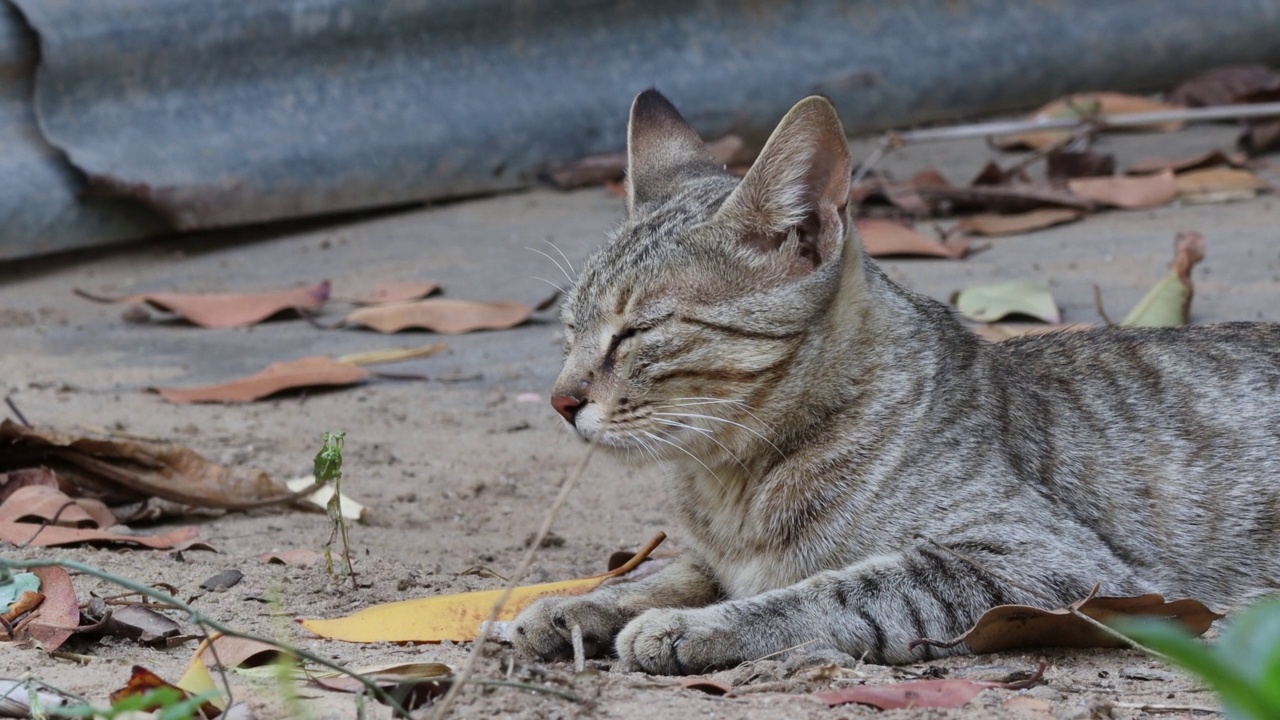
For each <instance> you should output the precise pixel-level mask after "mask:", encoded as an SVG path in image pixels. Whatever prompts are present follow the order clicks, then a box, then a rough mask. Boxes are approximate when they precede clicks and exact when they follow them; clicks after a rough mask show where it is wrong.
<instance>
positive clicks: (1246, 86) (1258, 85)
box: [1169, 65, 1280, 107]
mask: <svg viewBox="0 0 1280 720" xmlns="http://www.w3.org/2000/svg"><path fill="white" fill-rule="evenodd" d="M1273 93H1280V72H1276V71H1275V70H1272V69H1271V68H1269V67H1267V66H1266V65H1228V66H1225V67H1219V68H1214V69H1213V70H1209V71H1207V72H1203V73H1200V74H1199V75H1194V76H1192V77H1190V78H1187V79H1186V80H1183V81H1182V82H1181V83H1178V85H1177V86H1175V87H1174V88H1173V89H1172V90H1170V91H1169V101H1170V102H1173V103H1177V104H1179V105H1186V106H1187V107H1204V106H1210V105H1234V104H1236V103H1239V102H1261V101H1263V100H1265V99H1266V96H1268V95H1270V94H1273Z"/></svg>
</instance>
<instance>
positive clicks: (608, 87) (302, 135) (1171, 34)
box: [0, 0, 1280, 256]
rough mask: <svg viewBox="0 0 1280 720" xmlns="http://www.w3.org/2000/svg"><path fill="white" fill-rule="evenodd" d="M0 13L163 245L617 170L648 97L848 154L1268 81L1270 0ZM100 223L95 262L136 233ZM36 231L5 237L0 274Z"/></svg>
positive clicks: (300, 1)
mask: <svg viewBox="0 0 1280 720" xmlns="http://www.w3.org/2000/svg"><path fill="white" fill-rule="evenodd" d="M9 1H10V2H13V3H14V4H15V5H17V6H18V7H19V8H20V9H21V11H22V13H23V15H24V16H25V18H26V20H27V21H28V22H29V23H30V25H31V26H32V27H33V28H34V30H35V31H36V33H37V34H38V35H39V38H40V43H41V52H42V56H41V61H40V63H41V64H40V72H39V75H38V80H37V86H36V107H37V110H38V116H39V119H40V126H41V130H42V131H43V136H44V137H45V138H47V139H48V141H49V142H51V143H52V144H53V145H55V146H57V147H58V148H61V149H62V150H64V151H65V152H66V154H67V157H69V159H70V161H71V163H72V164H73V165H74V166H75V168H77V169H78V170H79V171H82V172H83V174H84V177H87V178H88V180H89V187H90V189H91V190H92V192H93V193H94V194H95V195H96V196H97V197H118V198H129V199H135V200H137V201H140V202H141V203H145V204H146V205H148V206H149V207H152V208H154V209H155V210H156V211H157V212H158V213H160V214H161V215H162V216H163V217H164V218H165V220H166V222H168V223H170V224H171V225H172V226H174V227H176V228H180V229H193V228H205V227H215V226H225V225H233V224H239V223H249V222H261V221H267V220H273V219H278V218H287V217H295V216H300V215H310V214H317V213H326V212H334V211H339V210H347V209H353V208H362V207H370V206H378V205H389V204H396V203H404V202H411V201H415V200H423V199H434V198H446V197H457V196H462V195H468V194H475V193H484V192H490V191H497V190H504V189H511V188H517V187H521V186H525V185H528V184H530V183H532V182H534V181H535V179H536V177H537V176H538V175H539V174H540V173H541V172H543V171H545V170H547V169H548V168H550V167H553V166H555V165H556V164H558V163H562V162H566V161H571V160H574V159H577V158H580V157H583V156H587V155H594V154H599V153H606V152H612V151H617V150H619V149H620V148H621V147H622V144H623V134H624V124H625V115H626V113H625V109H626V107H627V105H628V103H629V101H630V99H631V97H632V96H633V95H634V94H635V93H636V92H637V91H639V90H641V89H643V88H645V87H648V86H652V85H656V86H657V87H659V88H661V89H662V90H663V91H664V92H665V93H667V94H668V95H669V96H670V97H671V98H672V99H673V100H674V101H675V102H676V103H677V105H678V106H679V107H680V108H681V109H682V110H683V111H684V112H686V114H687V115H688V116H689V118H690V119H691V120H692V121H693V123H694V124H695V125H696V126H697V127H698V128H699V129H700V130H701V131H702V132H703V133H704V134H705V135H707V136H716V135H719V134H722V133H726V132H735V133H737V134H739V135H741V136H743V137H746V138H748V139H751V138H759V137H760V136H761V135H762V134H763V133H764V132H766V131H767V130H768V128H769V127H770V126H771V125H772V124H773V123H774V122H776V120H777V119H778V117H780V116H781V114H782V113H783V112H785V110H786V109H787V108H788V107H789V106H790V105H791V103H793V102H794V101H795V100H796V99H797V98H799V97H800V96H802V95H805V94H807V93H810V92H823V93H826V94H828V95H829V96H830V97H831V98H832V99H833V100H834V101H835V103H836V105H837V107H838V108H839V110H840V112H841V115H842V116H843V118H844V119H845V121H846V123H847V124H848V126H849V128H850V130H853V131H858V130H872V129H879V128H885V127H889V126H902V125H907V124H911V123H916V122H921V121H929V120H937V119H942V118H953V117H958V116H964V115H972V114H976V113H985V112H992V111H996V110H1001V109H1007V108H1012V107H1020V106H1027V105H1030V104H1034V103H1038V102H1041V101H1043V100H1046V99H1048V98H1050V97H1054V96H1057V95H1060V94H1062V93H1064V92H1069V91H1074V90H1081V89H1098V88H1108V89H1142V88H1152V87H1157V86H1160V85H1163V84H1166V83H1169V82H1171V81H1173V80H1176V79H1178V78H1180V77H1182V76H1185V75H1187V74H1189V73H1191V72H1193V71H1197V70H1200V69H1203V68H1205V67H1209V66H1212V65H1216V64H1222V63H1227V62H1238V61H1264V62H1274V61H1277V60H1280V42H1277V41H1276V38H1277V37H1278V36H1280V0H1217V1H1216V2H1212V3H1206V2H1203V1H1202V0H1126V2H1114V0H1057V1H1051V0H1045V1H1042V2H1027V3H1009V2H1007V1H1006V0H951V1H948V2H941V1H935V0H918V1H914V2H911V1H900V2H887V1H885V0H849V1H844V2H841V1H838V0H821V1H819V0H815V1H813V2H789V1H785V0H755V1H747V0H738V1H730V0H706V1H703V2H688V1H687V0H648V1H640V0H624V1H620V2H599V1H598V0H396V1H389V0H272V1H271V2H232V1H231V0H223V1H222V2H217V1H212V0H129V1H127V2H126V1H125V0H9ZM0 32H3V31H0ZM0 42H2V41H0ZM28 48H29V44H28ZM26 52H27V53H28V54H27V55H26V56H24V57H25V58H26V59H25V60H24V62H27V63H28V65H26V66H23V67H29V62H30V55H29V53H30V50H29V49H28V50H27V51H26ZM19 64H21V63H19ZM15 67H17V66H16V65H15ZM19 75H21V73H19ZM6 77H7V76H6ZM19 84H20V83H19ZM3 92H4V93H5V95H4V97H10V96H11V95H12V96H14V97H16V96H18V95H21V94H22V93H23V92H26V91H25V90H23V89H22V88H17V87H16V86H15V85H14V82H12V81H11V80H10V81H6V87H5V89H4V90H3ZM18 114H20V113H15V117H16V116H17V115H18ZM27 121H28V123H29V117H28V118H27ZM10 132H17V133H18V134H19V135H21V134H22V133H24V132H25V133H26V134H25V135H22V136H23V137H28V138H29V139H32V140H33V142H36V143H38V142H39V140H40V138H39V137H36V136H34V134H33V133H32V132H31V131H30V127H29V125H28V126H26V129H25V130H22V129H17V130H15V129H14V128H11V127H9V126H8V125H5V126H4V127H0V133H4V135H3V137H4V140H3V141H2V142H5V143H6V144H7V143H9V142H10V137H12V136H11V135H10V134H8V133H10ZM42 147H43V149H42V150H41V151H40V152H39V153H36V154H37V155H40V156H41V157H43V158H44V159H43V160H42V162H43V164H40V163H36V164H37V165H39V168H40V171H41V172H45V173H48V172H49V171H50V168H58V171H59V172H60V173H62V175H63V177H62V178H61V182H62V187H63V194H64V195H66V193H67V189H68V188H71V192H72V194H74V191H75V189H76V182H75V181H76V180H77V178H76V176H75V173H71V175H72V177H71V178H70V179H68V178H67V177H65V176H66V175H67V174H68V172H69V169H68V168H66V167H60V166H57V164H56V163H50V162H49V160H48V157H47V155H48V148H47V146H42ZM6 162H7V161H6ZM32 172H34V170H33V171H32ZM46 185H48V183H46ZM3 187H6V188H7V187H9V186H8V185H5V186H3ZM0 202H3V203H5V204H21V203H13V201H12V200H11V199H10V198H8V197H6V198H3V199H0ZM60 202H61V201H60ZM97 206H98V204H97V203H96V202H84V203H75V204H74V207H76V208H81V209H82V210H85V209H88V208H93V207H97ZM60 207H61V208H63V210H65V209H66V208H67V207H68V205H67V204H66V203H65V202H63V204H62V205H60ZM112 207H114V208H115V209H114V210H112V212H109V213H106V215H102V214H101V213H99V215H100V216H101V217H100V218H99V219H98V220H97V221H95V222H99V223H101V224H102V227H103V228H104V233H103V234H102V236H101V237H99V238H97V239H99V240H101V239H102V238H105V237H109V236H113V234H114V233H115V231H114V230H110V231H106V229H107V228H115V227H118V224H117V225H112V223H113V222H115V221H116V220H117V219H119V218H125V217H132V216H131V215H129V214H128V213H124V214H120V213H119V212H118V210H119V206H112ZM15 210H16V208H12V207H6V208H5V209H4V210H2V211H0V213H12V212H15ZM73 214H74V213H73ZM90 214H92V213H90ZM134 222H135V221H133V220H129V221H127V222H125V223H124V227H126V228H129V227H142V228H143V230H144V231H145V229H146V228H148V227H152V226H149V225H147V224H146V223H143V224H142V225H141V226H138V225H136V224H131V223H134ZM92 225H93V223H87V224H86V225H85V226H86V227H90V226H92ZM19 226H20V227H27V228H32V227H35V228H37V229H38V228H39V225H38V224H36V225H31V224H28V225H26V226H23V225H22V224H21V223H19ZM49 227H52V226H51V225H50V226H49ZM24 232H26V231H24ZM50 232H51V231H49V230H40V231H39V232H36V234H35V236H29V237H22V236H18V237H15V235H14V234H13V233H12V232H10V231H9V229H8V228H0V256H3V255H4V254H5V253H6V252H7V253H8V254H13V252H14V250H13V247H14V245H15V243H17V244H19V245H30V246H31V247H47V242H48V241H47V239H42V238H47V237H48V236H49V234H50ZM90 235H92V233H90ZM41 243H45V245H41Z"/></svg>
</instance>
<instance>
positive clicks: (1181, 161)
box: [1125, 150, 1247, 175]
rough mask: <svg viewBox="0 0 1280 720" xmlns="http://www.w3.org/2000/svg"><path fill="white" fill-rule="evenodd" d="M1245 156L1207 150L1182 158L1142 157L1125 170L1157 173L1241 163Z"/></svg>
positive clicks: (1139, 172) (1137, 172) (1144, 173)
mask: <svg viewBox="0 0 1280 720" xmlns="http://www.w3.org/2000/svg"><path fill="white" fill-rule="evenodd" d="M1246 160H1247V158H1246V157H1245V156H1244V155H1243V154H1241V153H1225V152H1223V151H1221V150H1209V151H1208V152H1202V153H1200V154H1199V155H1192V156H1190V157H1184V158H1163V157H1149V158H1143V159H1141V160H1139V161H1137V162H1135V163H1134V164H1132V165H1130V166H1129V169H1128V170H1126V171H1125V172H1127V173H1129V174H1130V175H1147V174H1149V173H1158V172H1160V171H1162V170H1172V171H1174V172H1182V171H1184V170H1195V169H1197V168H1204V167H1212V166H1214V165H1237V166H1239V165H1243V164H1244V163H1245V161H1246Z"/></svg>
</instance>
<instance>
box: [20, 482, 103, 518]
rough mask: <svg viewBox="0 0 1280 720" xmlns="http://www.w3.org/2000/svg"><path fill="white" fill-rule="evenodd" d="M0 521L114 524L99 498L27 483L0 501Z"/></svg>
mask: <svg viewBox="0 0 1280 720" xmlns="http://www.w3.org/2000/svg"><path fill="white" fill-rule="evenodd" d="M0 522H28V523H37V524H40V523H52V524H55V525H61V526H62V527H81V528H92V527H96V528H109V527H111V526H112V525H115V524H116V518H115V516H114V515H112V514H111V510H110V509H109V508H108V507H107V506H106V505H105V504H103V502H102V501H101V500H94V499H92V498H74V499H73V498H69V497H67V496H66V494H64V493H63V492H62V491H61V490H59V489H58V488H56V487H47V486H45V485H28V486H26V487H24V488H21V489H19V490H18V491H17V492H15V493H13V494H12V495H10V496H9V499H8V500H5V501H4V502H3V503H0Z"/></svg>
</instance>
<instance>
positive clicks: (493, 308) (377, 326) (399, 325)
mask: <svg viewBox="0 0 1280 720" xmlns="http://www.w3.org/2000/svg"><path fill="white" fill-rule="evenodd" d="M532 314H533V308H531V307H529V306H528V305H525V304H524V303H520V302H513V301H509V300H503V301H498V302H477V301H473V300H448V299H428V300H418V301H416V302H411V303H397V304H394V305H379V306H376V307H366V308H360V309H359V310H355V311H353V312H352V313H351V314H350V315H348V316H347V323H349V324H351V325H363V326H365V327H368V328H371V329H373V330H377V331H378V332H380V333H393V332H399V331H401V330H405V329H410V328H413V329H425V330H432V331H435V332H438V333H445V334H455V333H465V332H471V331H473V330H505V329H507V328H510V327H515V326H516V325H519V324H520V323H523V322H524V321H526V320H528V319H529V317H530V316H531V315H532Z"/></svg>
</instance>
